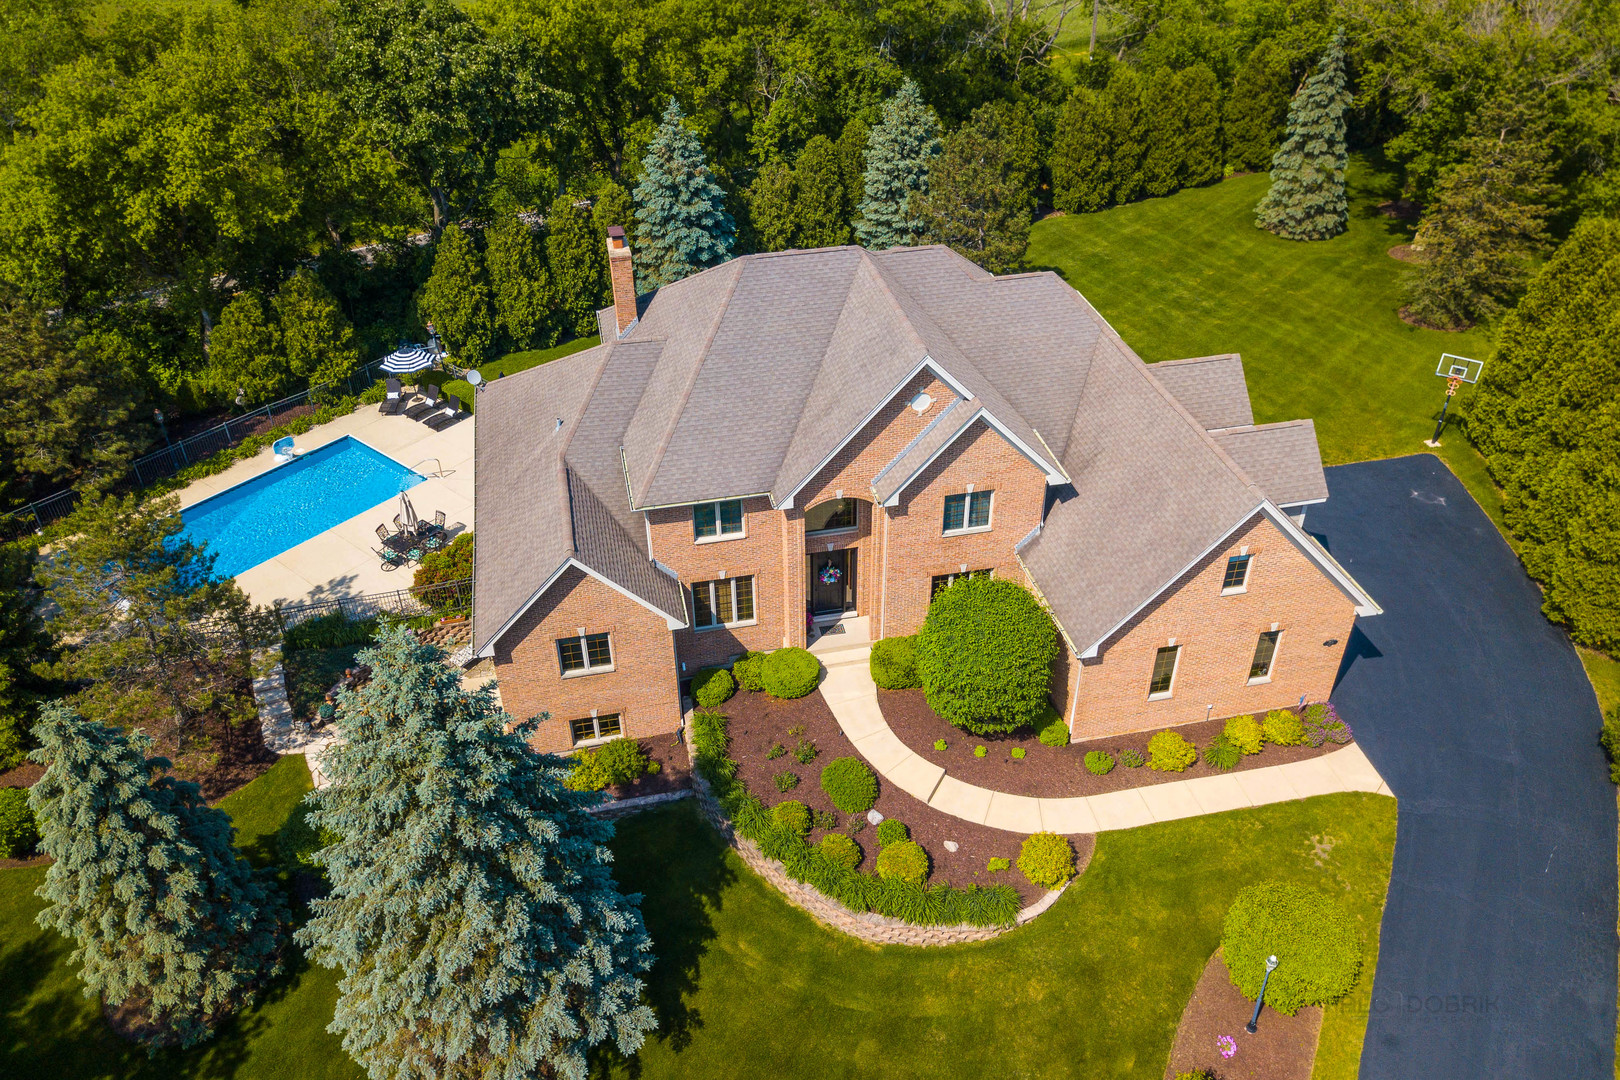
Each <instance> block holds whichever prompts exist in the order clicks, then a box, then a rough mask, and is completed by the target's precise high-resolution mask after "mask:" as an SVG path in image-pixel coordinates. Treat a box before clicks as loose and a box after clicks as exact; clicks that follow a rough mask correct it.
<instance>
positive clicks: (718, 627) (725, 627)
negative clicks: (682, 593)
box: [687, 574, 759, 634]
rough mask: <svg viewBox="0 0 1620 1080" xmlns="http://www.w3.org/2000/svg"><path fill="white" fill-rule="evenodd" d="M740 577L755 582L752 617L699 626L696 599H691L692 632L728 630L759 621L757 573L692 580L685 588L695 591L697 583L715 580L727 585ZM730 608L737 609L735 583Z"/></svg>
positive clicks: (708, 582)
mask: <svg viewBox="0 0 1620 1080" xmlns="http://www.w3.org/2000/svg"><path fill="white" fill-rule="evenodd" d="M740 578H748V579H750V580H753V581H754V582H755V586H756V588H755V591H754V617H753V618H752V619H739V620H737V621H735V622H728V623H714V624H713V625H710V626H699V625H698V622H697V601H696V600H693V601H692V632H693V633H694V634H707V633H708V632H709V631H711V630H730V629H732V628H734V627H738V626H754V625H756V624H758V622H759V591H758V588H757V586H758V575H757V574H737V575H735V576H732V577H723V578H710V579H709V580H708V581H694V582H692V584H691V585H688V586H687V589H688V590H689V591H696V589H697V586H699V585H712V584H714V583H715V582H716V581H719V582H723V583H725V584H727V585H733V583H734V582H736V581H737V580H738V579H740ZM713 607H714V606H713V604H711V605H710V610H711V611H712V610H713ZM731 610H732V611H736V610H737V592H736V587H735V585H733V588H732V593H731Z"/></svg>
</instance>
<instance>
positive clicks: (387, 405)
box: [377, 379, 405, 416]
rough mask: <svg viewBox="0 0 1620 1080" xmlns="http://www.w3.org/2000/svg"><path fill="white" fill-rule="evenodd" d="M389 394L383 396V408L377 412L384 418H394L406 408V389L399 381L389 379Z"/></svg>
mask: <svg viewBox="0 0 1620 1080" xmlns="http://www.w3.org/2000/svg"><path fill="white" fill-rule="evenodd" d="M387 387H388V392H387V394H385V395H384V396H383V400H382V407H381V408H380V409H378V410H377V411H378V412H380V413H382V414H383V415H384V416H393V415H394V414H395V413H397V412H399V410H400V409H402V408H404V407H405V388H404V387H403V386H402V385H401V384H400V381H399V380H398V379H389V380H388V382H387Z"/></svg>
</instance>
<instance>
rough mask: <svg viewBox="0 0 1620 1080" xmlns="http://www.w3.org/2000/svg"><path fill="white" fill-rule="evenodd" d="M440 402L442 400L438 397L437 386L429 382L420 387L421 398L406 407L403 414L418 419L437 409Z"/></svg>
mask: <svg viewBox="0 0 1620 1080" xmlns="http://www.w3.org/2000/svg"><path fill="white" fill-rule="evenodd" d="M441 404H442V402H441V401H440V399H439V388H438V387H437V386H434V385H433V384H432V383H429V384H428V385H427V386H425V387H423V388H422V400H421V401H418V402H417V403H416V404H415V405H412V406H411V407H410V408H408V409H406V410H405V415H406V416H408V417H410V418H411V419H412V420H420V419H422V417H424V416H426V415H428V414H429V413H431V412H433V411H435V410H436V409H438V408H439V406H440V405H441Z"/></svg>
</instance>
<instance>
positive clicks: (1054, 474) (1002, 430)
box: [883, 408, 1069, 506]
mask: <svg viewBox="0 0 1620 1080" xmlns="http://www.w3.org/2000/svg"><path fill="white" fill-rule="evenodd" d="M978 420H983V421H984V422H985V423H987V424H989V425H990V426H991V427H992V428H994V429H995V430H996V432H997V433H998V434H1000V435H1001V437H1002V438H1003V439H1006V440H1007V441H1008V442H1009V443H1011V444H1012V446H1013V448H1014V449H1015V450H1017V451H1018V452H1019V453H1020V454H1023V455H1024V456H1025V457H1026V458H1028V459H1029V460H1030V463H1031V464H1032V465H1034V466H1035V467H1036V468H1037V469H1040V470H1041V472H1043V473H1045V474H1046V482H1047V483H1048V484H1067V483H1068V482H1069V478H1068V477H1067V476H1065V475H1064V474H1063V473H1062V472H1061V471H1060V470H1058V469H1056V468H1054V467H1053V466H1052V464H1051V463H1050V462H1048V461H1047V460H1046V459H1045V458H1043V457H1042V456H1041V455H1039V454H1037V453H1036V452H1035V451H1034V449H1033V448H1031V447H1030V445H1029V444H1028V443H1026V442H1025V441H1024V440H1022V439H1020V438H1019V437H1018V436H1016V435H1014V434H1013V433H1012V432H1011V431H1009V430H1007V425H1005V424H1003V423H1002V422H1001V421H1000V420H997V419H996V418H995V416H993V415H992V414H991V412H990V410H988V409H984V408H981V409H979V411H978V412H976V413H974V414H973V415H972V416H970V417H968V418H967V420H966V421H964V422H963V424H962V426H961V427H959V428H957V429H956V432H955V434H953V435H952V436H951V437H950V438H949V439H946V440H945V441H944V442H943V443H941V444H940V446H939V447H938V449H936V450H935V451H934V452H933V453H932V454H929V455H928V458H927V460H926V461H923V462H922V463H921V464H919V465H918V466H917V467H916V468H915V469H913V470H912V471H911V475H910V476H908V477H906V478H905V479H904V480H902V481H900V486H899V487H897V488H895V489H894V493H893V494H891V495H890V496H889V497H888V498H887V499H885V500H884V501H883V505H884V506H898V505H899V503H900V493H901V492H903V491H905V490H906V488H907V487H909V486H910V485H911V482H912V481H913V480H915V479H917V477H919V476H921V475H922V474H923V473H924V472H925V471H926V470H927V469H928V466H930V465H932V464H933V463H934V462H935V461H936V460H937V459H938V458H939V456H940V455H941V454H943V453H944V452H945V451H946V450H948V449H949V448H950V447H951V445H952V444H954V443H955V442H956V440H957V439H960V438H961V437H962V433H963V432H964V431H966V430H967V429H968V428H970V427H972V426H973V424H974V422H975V421H978Z"/></svg>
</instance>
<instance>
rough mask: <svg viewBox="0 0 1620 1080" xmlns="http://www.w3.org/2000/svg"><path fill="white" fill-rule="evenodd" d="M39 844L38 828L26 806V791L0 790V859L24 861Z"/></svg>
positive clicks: (21, 789)
mask: <svg viewBox="0 0 1620 1080" xmlns="http://www.w3.org/2000/svg"><path fill="white" fill-rule="evenodd" d="M37 843H39V827H38V825H37V824H36V823H35V821H34V811H33V809H32V808H31V807H30V806H29V805H28V789H27V788H20V787H9V788H0V858H7V859H26V858H28V856H29V855H31V854H33V851H34V845H35V844H37Z"/></svg>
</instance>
